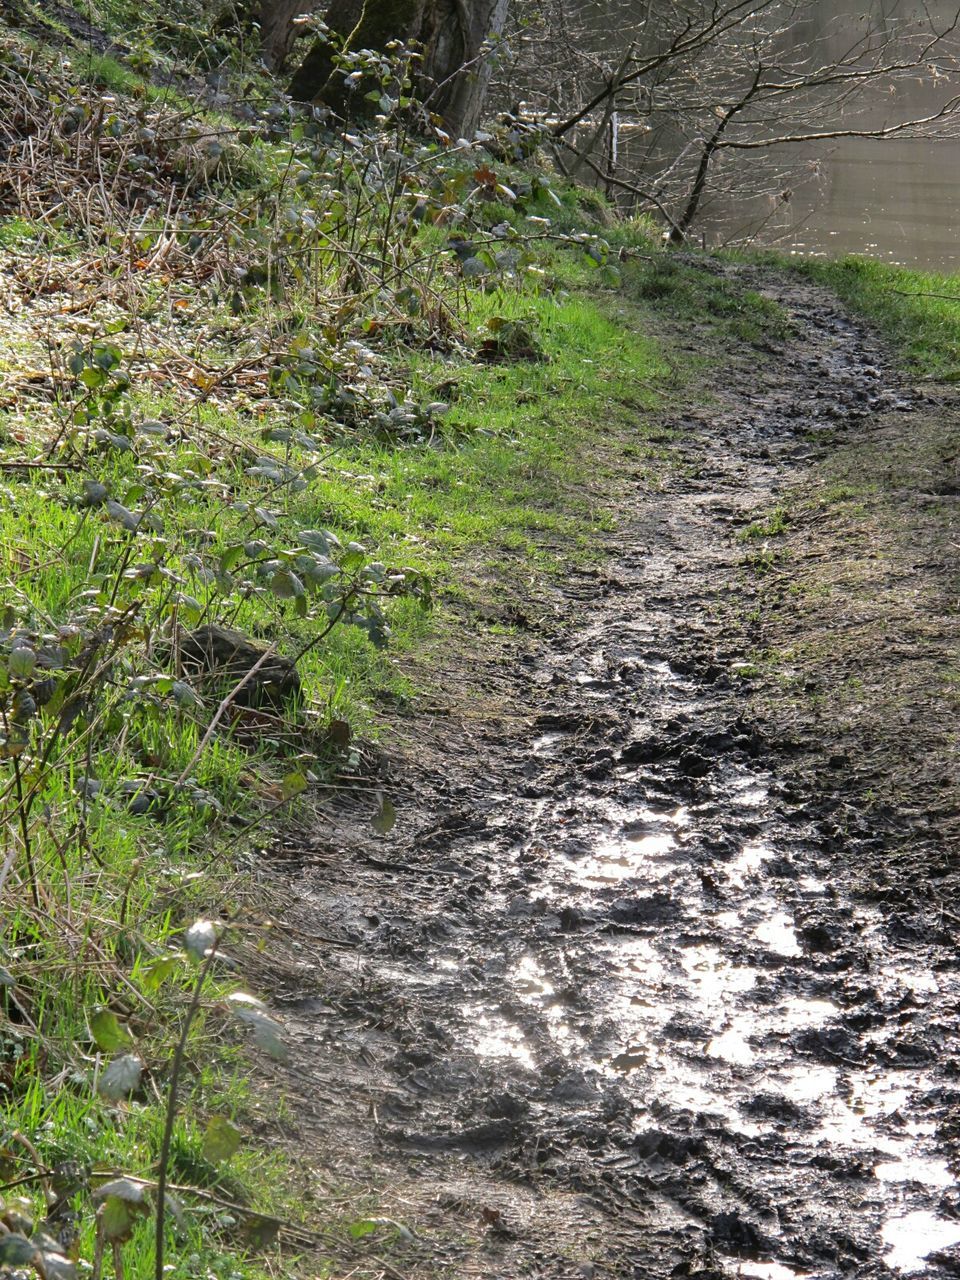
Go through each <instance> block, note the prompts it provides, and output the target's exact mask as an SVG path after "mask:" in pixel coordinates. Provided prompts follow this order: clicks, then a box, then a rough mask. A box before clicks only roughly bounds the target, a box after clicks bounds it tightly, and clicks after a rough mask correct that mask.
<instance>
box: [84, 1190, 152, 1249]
mask: <svg viewBox="0 0 960 1280" xmlns="http://www.w3.org/2000/svg"><path fill="white" fill-rule="evenodd" d="M93 1198H94V1200H99V1201H101V1208H100V1209H99V1210H98V1212H97V1217H98V1218H99V1220H100V1226H101V1230H102V1231H103V1234H104V1235H105V1236H106V1238H107V1239H108V1240H109V1241H111V1242H112V1243H115V1244H123V1243H125V1242H126V1241H127V1240H129V1239H130V1237H131V1235H133V1228H134V1226H135V1224H136V1220H137V1218H139V1217H142V1216H143V1215H145V1214H147V1213H149V1212H150V1205H149V1204H148V1202H147V1198H146V1195H145V1193H144V1188H143V1187H142V1186H141V1185H140V1184H139V1183H137V1182H132V1181H131V1180H130V1179H129V1178H115V1179H114V1180H113V1181H112V1182H107V1183H105V1184H104V1185H103V1186H102V1187H99V1188H98V1189H97V1190H96V1191H95V1192H94V1193H93Z"/></svg>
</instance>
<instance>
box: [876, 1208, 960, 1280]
mask: <svg viewBox="0 0 960 1280" xmlns="http://www.w3.org/2000/svg"><path fill="white" fill-rule="evenodd" d="M881 1236H882V1237H883V1243H884V1244H885V1245H887V1246H888V1251H887V1254H886V1256H885V1259H884V1261H885V1262H886V1264H887V1266H888V1267H892V1268H893V1270H894V1271H902V1272H905V1273H907V1274H908V1275H909V1274H910V1273H911V1272H915V1271H922V1270H924V1260H925V1259H926V1258H927V1257H928V1255H929V1254H931V1253H935V1252H937V1251H938V1250H940V1249H949V1248H950V1246H951V1245H955V1244H960V1222H951V1221H950V1220H949V1219H947V1218H938V1217H937V1216H936V1215H935V1214H933V1213H928V1212H927V1211H926V1210H924V1209H917V1210H914V1212H913V1213H906V1214H904V1215H903V1216H902V1217H899V1218H890V1219H889V1220H888V1221H887V1222H885V1223H884V1225H883V1230H882V1232H881Z"/></svg>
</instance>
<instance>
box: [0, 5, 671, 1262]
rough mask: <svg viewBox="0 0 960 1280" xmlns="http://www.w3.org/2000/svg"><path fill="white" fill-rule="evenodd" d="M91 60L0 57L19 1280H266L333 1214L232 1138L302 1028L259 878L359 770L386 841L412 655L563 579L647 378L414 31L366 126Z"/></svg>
mask: <svg viewBox="0 0 960 1280" xmlns="http://www.w3.org/2000/svg"><path fill="white" fill-rule="evenodd" d="M111 15H112V16H113V18H114V20H115V21H117V22H119V23H121V26H122V25H123V23H124V22H126V20H127V19H129V18H130V16H131V15H130V12H129V11H128V9H126V8H124V6H123V5H118V4H110V3H104V4H103V5H101V6H100V7H99V8H98V10H97V13H96V14H95V15H94V18H95V20H100V21H102V22H104V23H108V22H109V21H110V20H111ZM27 16H28V18H30V15H27ZM34 19H35V20H34ZM124 30H125V31H128V28H124ZM174 34H176V33H174ZM71 41H72V36H71V27H70V24H69V23H68V22H64V21H61V20H60V19H49V20H48V19H46V18H45V17H44V15H43V14H42V13H41V12H40V11H39V10H37V12H36V14H35V15H34V17H33V18H31V19H30V21H27V22H25V23H24V24H23V27H22V29H21V30H20V31H18V32H8V33H7V35H6V36H5V37H4V38H3V41H2V44H0V99H2V103H0V106H2V110H0V116H2V125H0V128H2V130H3V133H4V139H3V141H4V145H5V147H6V150H7V154H8V157H9V158H10V162H9V163H8V164H7V166H6V167H5V169H4V171H3V175H2V186H0V210H2V213H3V220H2V221H0V254H2V268H3V272H4V282H5V289H6V290H7V293H8V297H9V299H10V301H11V302H12V306H11V308H10V313H11V314H13V315H15V317H16V319H15V320H14V321H12V322H11V323H10V324H9V325H7V326H6V328H5V330H4V332H3V334H2V336H0V369H2V371H3V385H2V397H3V409H4V418H3V422H2V429H0V430H2V434H0V573H2V576H3V582H4V599H3V614H2V617H0V718H2V723H0V770H2V778H0V805H2V806H3V811H4V812H3V818H4V845H3V850H2V860H0V893H2V904H3V924H4V927H3V933H2V943H0V966H2V967H0V999H2V1001H3V1009H4V1014H5V1020H4V1022H3V1024H2V1027H0V1050H2V1066H0V1088H2V1090H3V1095H4V1130H3V1133H2V1134H0V1157H2V1167H0V1177H2V1180H3V1182H4V1183H5V1186H4V1188H3V1190H4V1193H5V1195H6V1196H7V1197H8V1198H7V1199H6V1202H5V1204H4V1205H3V1206H2V1215H0V1268H2V1267H4V1266H6V1265H10V1266H13V1265H26V1266H29V1267H33V1268H34V1269H35V1270H36V1271H38V1272H40V1273H42V1274H46V1275H47V1276H48V1277H53V1276H58V1277H62V1278H64V1280H65V1278H67V1277H69V1276H72V1275H74V1274H75V1273H76V1261H77V1260H79V1259H83V1260H84V1261H85V1262H86V1263H89V1264H90V1265H91V1266H92V1274H93V1276H94V1280H97V1277H99V1276H100V1275H101V1273H102V1272H103V1270H104V1268H105V1267H110V1266H111V1265H112V1267H113V1270H114V1274H115V1275H117V1276H120V1275H121V1274H122V1273H123V1271H124V1269H125V1270H126V1273H127V1274H130V1275H135V1276H137V1277H140V1276H146V1275H148V1274H156V1275H161V1274H166V1275H168V1276H182V1277H184V1278H186V1277H187V1276H191V1277H192V1276H196V1275H199V1274H210V1275H217V1276H218V1277H221V1276H222V1277H226V1276H238V1277H240V1276H248V1275H260V1274H263V1273H265V1272H266V1271H268V1270H269V1269H270V1266H271V1261H270V1258H271V1251H272V1250H274V1249H275V1248H276V1247H277V1238H278V1235H279V1236H281V1237H282V1239H283V1240H285V1242H286V1245H287V1249H288V1251H289V1249H290V1248H291V1247H292V1248H294V1249H296V1248H298V1247H303V1246H304V1245H305V1244H307V1243H309V1244H310V1245H311V1246H312V1247H314V1248H315V1247H316V1246H317V1244H318V1242H319V1240H320V1237H319V1236H318V1235H317V1234H316V1230H315V1229H314V1228H313V1227H312V1226H311V1227H310V1228H308V1227H307V1226H305V1225H304V1223H303V1216H304V1209H303V1197H302V1196H300V1195H299V1194H294V1191H293V1190H291V1192H290V1193H289V1194H288V1193H287V1192H286V1191H285V1190H284V1188H285V1186H287V1185H288V1184H289V1185H291V1187H295V1183H293V1182H292V1181H291V1179H292V1175H291V1174H285V1173H284V1171H283V1168H282V1162H281V1163H277V1162H276V1161H275V1162H274V1167H271V1166H270V1164H269V1163H266V1162H265V1161H264V1158H263V1154H262V1152H261V1151H259V1150H256V1149H255V1148H254V1147H253V1146H252V1144H251V1143H250V1142H249V1140H248V1139H247V1138H246V1137H245V1136H244V1129H245V1124H246V1121H247V1117H248V1112H247V1107H248V1098H247V1096H246V1091H245V1088H244V1086H243V1084H242V1083H241V1081H242V1075H241V1074H237V1073H236V1072H235V1071H234V1070H233V1068H232V1066H231V1062H232V1060H233V1059H235V1057H236V1055H237V1054H238V1053H245V1052H247V1051H248V1049H252V1050H259V1051H263V1052H266V1053H269V1054H271V1055H273V1056H275V1057H277V1058H279V1059H280V1060H281V1061H282V1060H283V1059H284V1058H285V1056H286V1054H287V1047H286V1044H285V1041H284V1037H283V1031H282V1026H281V1024H280V1022H279V1021H278V1019H277V1018H276V1017H275V1015H274V1014H273V1013H271V1011H270V1010H269V1008H268V1007H267V1005H265V1004H262V1003H261V1002H260V1001H259V1000H258V999H257V998H255V997H254V996H252V995H250V994H248V993H247V992H246V991H244V990H243V989H242V987H241V984H240V982H239V980H238V978H237V976H236V974H237V971H238V970H237V965H238V964H239V965H240V969H241V971H242V969H243V968H244V967H249V965H246V964H245V962H244V957H247V959H248V960H249V959H251V958H253V957H255V953H256V948H257V945H259V944H257V943H256V941H255V940H256V938H257V937H258V932H259V930H260V928H261V926H263V925H264V924H265V922H266V920H267V917H268V915H269V899H268V898H267V900H266V902H265V897H264V895H265V893H266V892H267V891H266V890H265V888H264V885H263V884H262V883H261V882H260V881H259V879H258V876H257V873H256V870H255V869H253V870H250V869H248V870H239V869H238V868H241V867H243V866H244V865H246V866H247V867H248V868H250V867H254V868H255V858H254V857H253V856H252V855H253V854H254V853H255V850H256V849H257V847H258V845H260V844H262V843H263V842H264V841H266V840H268V839H269V836H270V832H271V831H273V830H275V829H276V827H277V824H278V823H280V822H281V821H283V820H284V819H285V818H286V817H287V816H288V815H289V814H290V812H291V810H292V809H293V808H298V809H299V811H300V815H301V817H302V818H303V819H304V820H306V819H307V815H309V814H311V813H313V814H314V815H315V817H314V819H313V820H314V821H320V820H321V819H320V817H319V816H316V815H318V811H319V810H320V808H321V807H322V803H323V797H324V796H326V795H327V794H328V793H329V788H330V787H331V786H335V785H336V784H338V782H339V781H340V780H342V779H345V778H349V779H350V782H351V785H353V786H355V787H360V788H367V789H368V790H369V793H370V798H371V799H370V812H371V818H372V821H373V823H374V825H375V826H376V828H377V829H378V830H380V831H386V830H388V829H389V827H390V825H391V824H392V822H393V821H394V814H393V806H392V805H391V803H390V801H389V797H386V796H382V797H381V796H380V795H379V793H378V783H377V779H376V776H375V774H374V773H373V772H371V758H370V757H369V756H368V753H367V750H366V747H365V745H364V744H365V743H366V742H368V741H369V740H370V739H371V738H372V737H375V736H376V732H377V720H376V715H375V713H374V711H373V710H372V709H371V708H373V707H374V706H375V705H376V700H377V699H378V698H382V697H383V696H384V695H385V694H389V695H390V696H391V698H392V699H393V700H394V702H397V701H401V702H402V701H403V699H405V698H407V697H409V696H410V694H411V692H412V690H411V687H410V682H409V677H408V676H407V675H406V674H405V672H404V669H403V666H402V662H401V661H400V659H401V658H402V655H403V653H404V652H405V651H407V650H409V649H410V648H412V647H414V646H415V645H417V644H418V643H419V641H420V639H421V638H422V637H423V636H424V634H425V633H426V631H427V629H429V628H430V626H431V618H432V615H433V612H434V611H435V610H436V608H437V607H438V601H439V603H440V605H441V607H445V602H448V601H454V600H459V601H460V602H461V604H463V603H465V604H466V605H467V606H468V610H467V613H466V614H464V613H461V616H463V617H467V616H469V610H470V609H475V608H476V607H477V606H478V605H479V604H480V603H482V602H483V600H484V599H485V597H488V596H490V595H492V594H495V593H496V592H497V591H499V590H500V587H499V585H498V573H501V572H502V566H503V565H504V564H505V563H507V562H511V563H512V562H513V561H514V560H515V559H516V558H517V557H522V558H523V560H524V561H525V563H526V565H527V566H528V572H533V573H558V572H561V571H562V565H563V563H564V556H565V555H567V554H570V555H576V554H577V549H578V546H579V547H582V546H583V545H584V543H585V542H586V540H587V538H588V536H589V533H590V531H591V530H592V529H593V528H595V527H596V525H597V524H598V522H599V521H600V519H601V517H600V515H599V513H598V512H597V511H596V510H595V500H594V499H593V498H591V497H590V496H589V494H588V493H587V492H586V490H585V487H584V486H583V483H582V481H583V474H584V470H585V468H586V467H587V466H588V464H587V462H586V460H585V459H586V456H587V450H588V448H595V447H596V445H597V444H598V443H602V441H603V437H604V435H605V433H606V432H607V431H608V430H609V429H610V428H611V426H612V425H615V424H614V421H613V419H617V415H619V417H618V421H619V422H620V423H621V424H625V423H626V422H627V421H628V420H629V419H630V417H631V416H632V415H633V414H634V413H635V412H636V407H637V404H638V394H639V395H640V398H641V399H642V397H643V395H644V394H645V393H644V392H643V391H642V390H641V391H640V392H639V393H638V388H640V389H642V388H644V387H650V385H651V383H652V382H653V381H654V380H655V379H656V378H657V377H658V376H659V375H660V374H662V373H663V372H664V370H663V368H662V366H661V365H660V363H659V361H658V358H657V356H656V355H655V353H654V351H653V349H652V347H651V346H650V345H649V344H647V343H646V342H645V341H643V340H642V339H641V338H639V337H638V336H636V334H635V333H634V332H633V327H632V326H627V325H624V324H623V323H622V321H623V319H624V315H621V316H620V317H619V318H618V317H617V316H616V315H614V314H612V303H610V302H609V301H606V302H605V301H604V297H603V293H604V291H606V292H607V295H608V297H609V298H610V299H612V298H614V297H615V296H616V290H617V289H618V287H619V285H620V275H619V272H618V271H617V269H616V268H615V267H614V265H613V255H612V254H611V251H610V246H609V245H608V243H607V242H606V241H604V240H602V239H600V238H599V237H598V236H597V235H596V234H594V233H593V232H592V231H590V230H589V229H588V230H587V231H584V232H581V231H578V230H577V227H578V225H580V224H584V223H586V224H589V222H590V215H589V213H587V212H585V211H581V210H580V209H579V205H578V200H577V197H576V195H575V194H574V193H571V192H569V191H567V190H565V189H564V188H563V187H562V185H560V184H558V183H557V182H556V181H555V179H554V178H553V177H552V175H551V174H550V173H549V171H547V170H546V169H543V168H541V167H540V166H538V165H537V164H536V163H525V164H521V163H519V160H520V159H521V158H522V157H521V152H525V151H527V150H529V144H530V140H529V139H526V138H522V137H518V136H516V134H515V132H514V131H512V130H510V129H506V130H504V131H501V132H499V133H497V134H491V135H488V136H487V139H486V142H485V143H480V144H477V145H475V146H472V147H467V146H460V145H457V146H452V145H450V143H449V141H448V140H446V139H445V138H443V137H442V136H440V135H437V134H436V132H435V131H432V132H431V127H430V126H429V123H428V122H424V121H420V120H418V119H417V117H416V115H415V111H416V107H415V104H414V103H412V102H411V101H409V99H408V83H407V73H408V66H409V57H408V54H407V52H406V51H404V50H399V51H398V52H397V54H396V55H395V56H394V57H393V58H392V59H388V60H378V59H372V60H370V61H369V62H368V63H365V64H364V67H363V71H364V74H365V75H366V76H367V77H368V81H367V82H368V83H369V82H370V81H371V80H372V81H373V82H375V84H376V85H377V98H378V101H377V104H376V105H377V108H378V115H377V117H376V118H375V119H373V120H371V121H370V122H369V124H368V125H366V126H364V128H363V130H361V131H360V132H357V133H352V132H348V131H346V130H340V131H338V130H337V129H336V128H334V127H332V125H331V124H330V122H328V121H325V120H323V119H321V118H318V117H314V116H313V115H312V114H311V113H309V112H306V113H304V112H300V113H297V112H294V111H292V110H291V108H290V107H289V105H288V104H286V103H284V102H283V101H282V99H280V98H278V97H277V95H276V93H275V92H273V89H272V86H271V85H270V83H269V81H268V80H267V79H266V77H265V76H264V74H263V73H262V71H259V70H256V69H253V70H251V69H250V68H249V67H246V68H245V70H244V75H245V76H246V77H247V81H246V84H245V90H244V92H243V94H242V96H240V97H238V96H236V95H235V96H234V97H232V98H231V97H230V94H229V93H228V92H226V91H225V90H224V88H223V84H224V83H225V82H226V81H228V80H229V79H230V76H231V75H233V76H234V77H235V74H236V70H237V68H238V67H243V66H244V65H245V64H244V63H243V59H242V53H241V52H240V51H236V50H234V51H233V52H232V53H231V55H230V59H229V60H228V65H227V70H226V73H225V77H221V80H220V85H219V87H218V89H217V91H216V93H215V94H214V95H213V96H212V97H211V96H210V95H207V97H206V98H204V97H203V96H202V95H201V96H200V97H199V98H191V96H190V95H191V93H193V92H194V90H195V85H194V84H193V82H192V81H191V80H190V79H189V76H187V77H186V78H181V79H180V80H179V81H178V82H177V83H175V84H171V83H170V82H169V81H168V82H167V83H163V82H162V79H161V83H159V84H158V83H154V82H153V81H152V80H151V75H154V76H155V75H156V73H157V71H158V69H159V70H160V71H163V72H164V74H165V75H166V74H168V72H169V68H170V66H171V64H172V62H173V61H174V58H173V54H172V53H171V49H172V48H173V42H172V39H171V31H170V28H169V26H166V27H163V29H159V28H158V31H157V34H156V38H155V40H154V41H153V42H152V44H151V47H150V48H149V49H147V48H145V47H144V46H143V42H141V45H140V47H137V48H135V47H132V46H131V47H129V48H128V51H127V53H126V54H125V55H124V54H122V53H116V54H115V53H111V54H102V55H101V54H93V53H90V51H89V50H88V49H87V50H84V49H77V48H75V47H74V46H73V45H72V43H71ZM58 42H59V44H58ZM232 83H234V84H236V80H235V78H234V80H233V81H232ZM251 84H252V85H253V90H252V91H251ZM622 238H623V239H624V240H625V241H629V242H630V243H634V244H635V243H638V240H637V236H626V237H622ZM588 279H589V281H590V283H591V285H592V286H593V288H594V289H595V290H599V292H597V293H596V296H593V297H591V296H588V295H587V294H585V293H584V292H583V288H584V285H585V283H586V282H587V280H588ZM621 305H622V307H628V306H629V303H628V302H627V301H626V300H623V301H622V304H621ZM601 404H602V405H604V406H605V411H604V414H598V412H597V406H598V405H601ZM611 404H612V405H614V406H616V405H618V404H619V408H618V409H614V410H613V413H612V414H611V412H610V410H609V409H608V408H607V406H609V405H611ZM207 917H209V918H207ZM266 936H267V935H266V934H264V935H263V937H264V938H266ZM264 994H266V995H269V992H266V993H264ZM245 1036H249V1037H250V1040H249V1044H248V1042H247V1041H246V1040H245V1038H244V1037H245ZM11 1193H12V1194H13V1195H14V1197H16V1196H26V1197H27V1199H26V1200H25V1201H21V1200H17V1199H16V1198H9V1197H10V1196H11ZM362 1234H363V1232H362V1231H361V1232H357V1231H354V1230H352V1229H351V1227H350V1224H349V1223H347V1224H343V1226H342V1229H341V1228H339V1227H338V1228H337V1229H336V1230H331V1231H330V1232H328V1235H327V1236H326V1237H324V1249H325V1250H327V1251H328V1252H329V1251H332V1252H333V1253H336V1252H337V1250H341V1251H342V1252H344V1253H345V1254H346V1255H348V1256H351V1257H353V1254H352V1253H351V1252H350V1251H351V1249H354V1248H355V1244H354V1243H353V1242H354V1240H355V1238H357V1237H358V1235H362ZM282 1265H283V1266H285V1267H286V1266H289V1265H290V1263H289V1252H288V1254H287V1261H285V1262H284V1263H283V1264H282Z"/></svg>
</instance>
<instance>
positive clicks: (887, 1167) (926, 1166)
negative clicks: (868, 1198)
mask: <svg viewBox="0 0 960 1280" xmlns="http://www.w3.org/2000/svg"><path fill="white" fill-rule="evenodd" d="M873 1172H874V1173H875V1174H876V1176H877V1177H878V1178H879V1179H880V1181H881V1182H916V1183H918V1184H919V1185H920V1186H923V1187H952V1186H953V1184H954V1182H955V1178H954V1176H953V1174H952V1173H951V1172H950V1169H949V1168H948V1166H947V1162H946V1160H937V1159H935V1158H934V1157H932V1156H916V1155H914V1156H905V1157H904V1158H903V1159H902V1160H885V1161H883V1163H881V1164H878V1165H877V1167H876V1168H875V1169H874V1171H873Z"/></svg>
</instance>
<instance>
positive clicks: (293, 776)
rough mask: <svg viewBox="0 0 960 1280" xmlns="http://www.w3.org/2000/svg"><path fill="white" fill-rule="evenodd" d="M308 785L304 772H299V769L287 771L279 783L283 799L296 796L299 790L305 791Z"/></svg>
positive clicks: (299, 792)
mask: <svg viewBox="0 0 960 1280" xmlns="http://www.w3.org/2000/svg"><path fill="white" fill-rule="evenodd" d="M308 786H309V782H308V781H307V777H306V774H304V773H301V772H300V771H299V770H295V771H294V772H293V773H288V774H287V776H286V777H285V778H284V780H283V782H282V784H281V789H282V791H283V798H284V800H292V799H293V798H294V796H298V795H300V794H301V792H304V791H306V789H307V787H308Z"/></svg>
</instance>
